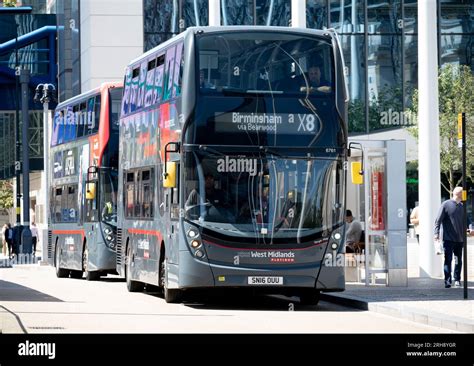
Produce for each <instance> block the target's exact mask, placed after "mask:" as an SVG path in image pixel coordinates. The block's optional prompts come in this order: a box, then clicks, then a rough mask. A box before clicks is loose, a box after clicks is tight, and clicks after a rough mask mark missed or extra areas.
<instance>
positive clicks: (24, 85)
mask: <svg viewBox="0 0 474 366" xmlns="http://www.w3.org/2000/svg"><path fill="white" fill-rule="evenodd" d="M29 82H30V70H28V69H21V70H20V84H21V119H22V122H23V124H22V136H21V144H22V146H23V165H22V171H23V230H22V231H21V245H22V252H23V253H24V254H28V255H29V254H31V253H32V249H33V248H32V237H31V230H30V156H29V150H30V149H29V146H28V130H29V127H30V123H29V120H30V118H29V108H28V107H29V106H28V103H29V86H28V84H29Z"/></svg>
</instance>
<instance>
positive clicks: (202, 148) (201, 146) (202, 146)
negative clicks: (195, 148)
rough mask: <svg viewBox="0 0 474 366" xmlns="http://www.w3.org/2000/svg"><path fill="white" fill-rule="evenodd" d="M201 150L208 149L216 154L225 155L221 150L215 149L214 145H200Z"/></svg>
mask: <svg viewBox="0 0 474 366" xmlns="http://www.w3.org/2000/svg"><path fill="white" fill-rule="evenodd" d="M199 150H202V151H206V152H208V153H211V154H215V155H224V153H223V152H220V151H218V150H216V149H213V148H212V147H209V146H206V145H199Z"/></svg>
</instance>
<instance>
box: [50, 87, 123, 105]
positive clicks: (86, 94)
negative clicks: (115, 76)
mask: <svg viewBox="0 0 474 366" xmlns="http://www.w3.org/2000/svg"><path fill="white" fill-rule="evenodd" d="M122 86H123V82H121V81H108V82H104V83H102V84H100V86H98V87H97V88H94V89H91V90H88V91H86V92H84V93H82V94H79V95H76V96H74V97H72V98H69V99H68V100H65V101H64V102H61V103H59V104H58V105H57V107H56V109H61V108H64V107H65V106H67V105H70V104H74V103H76V102H78V101H80V100H83V99H87V98H88V97H90V96H92V95H96V94H99V93H100V92H101V91H102V90H103V89H105V88H107V89H108V88H121V87H122Z"/></svg>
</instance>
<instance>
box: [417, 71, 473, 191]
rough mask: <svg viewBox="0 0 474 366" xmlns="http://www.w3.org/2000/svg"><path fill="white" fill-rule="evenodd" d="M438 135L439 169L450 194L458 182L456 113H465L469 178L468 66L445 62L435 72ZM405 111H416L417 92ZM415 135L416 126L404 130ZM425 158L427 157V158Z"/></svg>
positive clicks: (470, 101) (470, 108) (470, 102)
mask: <svg viewBox="0 0 474 366" xmlns="http://www.w3.org/2000/svg"><path fill="white" fill-rule="evenodd" d="M438 88H439V134H440V168H441V173H442V174H443V175H444V177H445V178H446V181H447V184H443V183H441V184H442V186H443V188H444V189H445V190H446V191H447V192H449V193H451V192H452V191H453V189H454V187H456V186H457V185H459V184H460V183H461V180H462V176H461V168H462V164H461V149H460V148H459V147H458V134H457V123H458V122H457V121H458V113H460V112H465V113H466V130H467V133H466V144H467V146H466V149H467V167H468V169H467V174H466V178H468V179H470V180H471V181H472V178H473V176H472V169H469V167H471V168H472V167H474V75H473V73H472V71H471V69H470V68H469V67H468V66H456V65H450V64H448V65H446V66H444V67H443V68H441V69H440V71H439V76H438ZM409 113H413V114H418V91H417V90H415V92H414V93H413V107H412V108H411V110H409ZM408 130H409V132H410V133H411V134H412V135H413V136H414V137H415V138H418V126H414V127H411V128H409V129H408ZM427 158H429V157H427Z"/></svg>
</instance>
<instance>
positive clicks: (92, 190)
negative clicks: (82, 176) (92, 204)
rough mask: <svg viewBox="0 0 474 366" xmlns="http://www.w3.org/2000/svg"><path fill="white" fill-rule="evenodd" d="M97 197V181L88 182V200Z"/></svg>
mask: <svg viewBox="0 0 474 366" xmlns="http://www.w3.org/2000/svg"><path fill="white" fill-rule="evenodd" d="M94 198H95V183H94V182H90V183H86V200H93V199H94Z"/></svg>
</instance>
